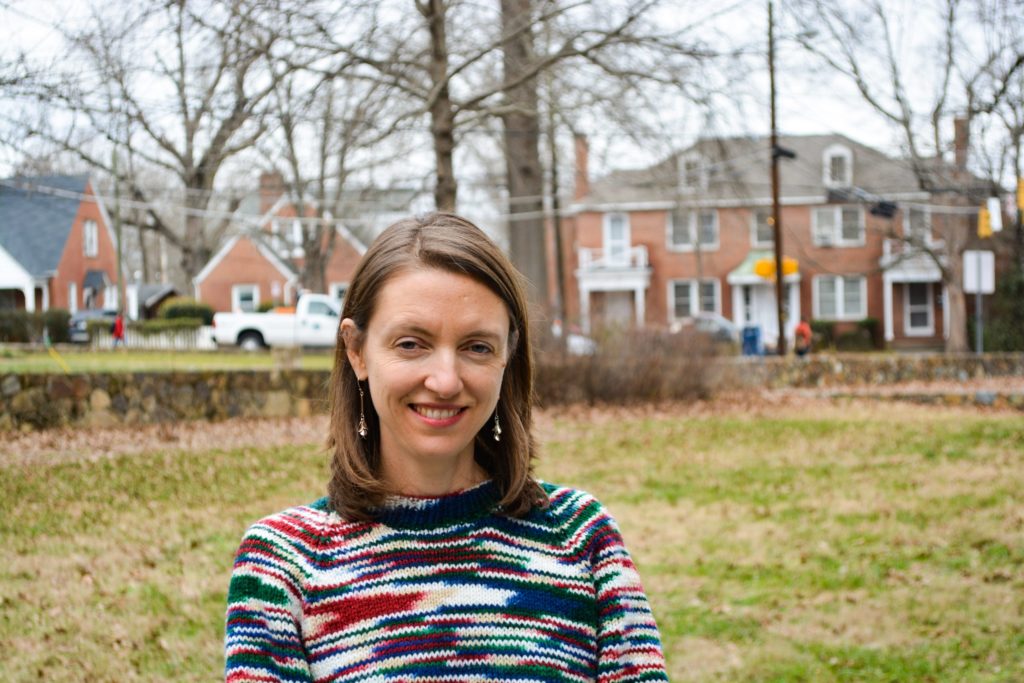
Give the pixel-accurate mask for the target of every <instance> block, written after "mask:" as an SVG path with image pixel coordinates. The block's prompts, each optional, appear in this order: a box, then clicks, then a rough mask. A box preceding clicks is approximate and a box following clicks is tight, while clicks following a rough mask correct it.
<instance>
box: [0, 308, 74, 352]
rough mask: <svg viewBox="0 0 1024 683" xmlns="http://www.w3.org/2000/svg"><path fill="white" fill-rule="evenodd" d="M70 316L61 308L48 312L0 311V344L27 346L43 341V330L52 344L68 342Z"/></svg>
mask: <svg viewBox="0 0 1024 683" xmlns="http://www.w3.org/2000/svg"><path fill="white" fill-rule="evenodd" d="M70 319H71V314H70V313H68V312H67V311H65V310H64V309H62V308H52V309H50V310H48V311H44V312H39V311H33V312H31V313H29V312H28V311H12V310H6V311H0V342H13V343H21V344H27V343H28V342H33V341H42V340H43V330H46V332H47V334H48V335H49V338H50V342H51V343H54V344H58V343H62V342H66V341H68V334H69V332H68V321H69V320H70Z"/></svg>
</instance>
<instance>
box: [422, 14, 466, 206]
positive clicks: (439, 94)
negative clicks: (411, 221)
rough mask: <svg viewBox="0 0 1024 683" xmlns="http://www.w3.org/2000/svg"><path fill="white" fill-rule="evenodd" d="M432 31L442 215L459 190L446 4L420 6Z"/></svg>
mask: <svg viewBox="0 0 1024 683" xmlns="http://www.w3.org/2000/svg"><path fill="white" fill-rule="evenodd" d="M419 7H420V12H421V13H422V14H423V18H424V19H426V20H427V26H428V28H429V29H430V81H431V84H432V86H433V91H434V92H433V99H432V100H431V101H430V102H429V111H430V134H431V136H432V138H433V140H434V159H435V166H436V171H435V173H436V184H435V186H434V204H435V206H437V210H438V211H454V210H455V199H456V194H457V192H458V186H457V185H456V183H455V164H454V162H453V160H452V158H453V153H454V151H455V114H454V112H453V110H452V100H451V97H450V95H449V94H448V38H447V35H446V33H445V25H444V22H445V4H444V0H428V2H427V3H426V4H425V5H419Z"/></svg>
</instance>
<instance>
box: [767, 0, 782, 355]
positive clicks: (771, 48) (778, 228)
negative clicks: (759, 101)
mask: <svg viewBox="0 0 1024 683" xmlns="http://www.w3.org/2000/svg"><path fill="white" fill-rule="evenodd" d="M768 81H769V88H770V90H771V98H770V99H771V119H772V121H771V125H772V134H771V145H772V231H773V233H774V237H775V314H776V316H777V317H778V321H779V341H778V343H777V344H776V349H777V350H778V354H779V355H780V356H785V355H786V328H785V320H784V316H783V304H782V295H783V292H784V291H785V289H786V288H785V284H784V282H783V278H785V273H783V271H782V216H781V215H780V214H781V210H780V208H779V133H778V128H777V127H776V124H775V16H774V11H773V8H772V0H768Z"/></svg>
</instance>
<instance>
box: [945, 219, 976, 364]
mask: <svg viewBox="0 0 1024 683" xmlns="http://www.w3.org/2000/svg"><path fill="white" fill-rule="evenodd" d="M957 203H964V202H957ZM942 228H943V229H942V238H943V240H944V241H945V243H946V248H945V252H946V254H945V255H946V267H945V268H943V283H942V284H943V285H944V286H945V288H946V309H945V310H944V311H943V315H947V316H949V337H948V338H947V339H946V352H947V353H967V352H968V351H970V346H969V344H968V340H967V299H966V297H965V296H964V272H963V271H964V249H966V247H967V238H968V236H969V235H968V233H969V231H970V229H971V225H970V221H969V220H968V219H967V218H965V217H963V216H958V215H946V216H944V217H943V218H942Z"/></svg>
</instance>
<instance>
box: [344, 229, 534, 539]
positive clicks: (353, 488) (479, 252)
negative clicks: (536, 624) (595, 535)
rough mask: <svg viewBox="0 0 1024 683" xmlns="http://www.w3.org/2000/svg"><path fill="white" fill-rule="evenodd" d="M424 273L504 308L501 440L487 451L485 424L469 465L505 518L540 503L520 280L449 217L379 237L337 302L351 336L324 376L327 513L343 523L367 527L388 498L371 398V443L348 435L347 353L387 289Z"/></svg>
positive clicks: (351, 385)
mask: <svg viewBox="0 0 1024 683" xmlns="http://www.w3.org/2000/svg"><path fill="white" fill-rule="evenodd" d="M422 267H428V268H438V269H440V270H445V271H448V272H451V273H457V274H460V275H467V276H469V277H471V278H473V279H474V280H476V281H477V282H479V283H481V284H483V285H484V286H486V287H487V288H488V289H490V290H491V291H492V292H494V293H495V294H496V295H497V296H498V297H499V298H500V299H501V300H502V301H504V302H505V306H506V307H507V308H508V313H509V339H508V349H509V351H508V353H509V357H508V359H507V362H506V366H505V372H504V376H503V379H502V383H501V391H500V394H499V398H498V405H497V408H496V410H497V413H498V418H499V419H500V421H501V427H502V433H501V436H502V438H501V440H500V441H495V440H494V438H493V435H492V433H491V423H490V422H488V423H487V424H485V425H484V427H483V428H482V429H481V430H480V432H479V433H478V434H477V435H476V440H475V443H474V446H475V447H474V457H475V458H476V461H477V462H478V463H479V464H480V466H481V467H483V469H484V470H485V471H486V472H487V473H488V474H489V475H490V476H491V478H492V480H493V481H494V482H495V484H496V485H497V486H498V489H499V491H500V492H501V501H500V505H501V509H502V510H503V512H504V513H505V514H509V515H512V516H522V515H524V514H526V513H527V512H528V511H529V510H530V508H532V507H533V506H534V505H537V504H540V503H541V501H542V500H543V499H544V498H545V496H544V494H543V491H542V489H541V488H540V486H539V485H538V484H537V482H536V480H535V479H534V478H533V462H534V460H535V457H536V444H535V442H534V439H533V432H532V424H533V423H532V414H531V409H532V405H533V364H532V357H531V351H530V329H529V317H528V310H527V303H526V296H525V294H524V287H523V278H522V275H520V274H519V272H518V271H517V270H516V269H515V267H514V266H513V265H512V263H511V262H510V261H509V260H508V258H506V256H505V255H504V254H503V253H502V251H501V250H500V249H499V248H498V246H497V245H496V244H494V242H493V241H491V239H490V238H488V237H487V235H485V234H484V232H483V231H482V230H480V228H478V227H476V226H475V225H473V224H472V223H470V222H469V221H467V220H466V219H464V218H461V217H459V216H455V215H453V214H448V213H431V214H428V215H425V216H421V217H415V218H406V219H404V220H401V221H399V222H397V223H395V224H394V225H392V226H390V227H389V228H387V229H386V230H385V231H384V232H382V233H381V234H380V236H379V237H378V238H377V239H376V240H375V241H374V242H373V244H372V245H371V246H370V248H369V249H368V250H367V252H366V254H364V255H363V258H362V260H361V261H360V262H359V266H358V267H357V268H356V272H355V275H354V276H353V278H352V282H351V283H350V284H349V288H348V290H347V291H346V292H345V303H344V307H343V311H342V318H351V319H352V321H353V322H354V323H355V325H356V328H357V330H358V332H357V333H356V334H355V335H354V336H353V337H352V338H349V339H345V336H344V335H343V334H342V331H341V328H340V327H339V330H338V342H337V347H336V351H335V356H334V370H333V372H332V374H331V385H330V397H331V425H330V436H329V439H328V448H329V449H330V450H332V451H333V456H332V459H331V480H330V484H329V485H328V494H329V497H330V504H331V507H332V508H333V509H334V511H335V512H337V513H338V514H339V515H340V516H341V517H343V518H345V519H350V520H368V519H372V518H373V511H374V508H377V507H379V506H380V505H381V504H382V503H383V502H384V499H385V498H386V497H387V496H388V495H389V494H392V493H396V492H394V491H390V490H388V488H387V486H386V484H385V482H384V481H383V480H382V478H381V475H380V471H381V454H380V423H379V417H378V415H377V411H376V410H375V408H374V406H373V402H372V401H371V400H370V395H369V392H366V396H365V398H364V404H363V405H364V411H365V417H366V423H367V426H368V427H369V433H368V434H367V436H366V438H365V439H364V438H361V437H360V436H359V435H358V434H357V432H356V429H357V425H358V423H359V411H360V407H359V406H360V402H359V385H358V380H357V378H356V373H355V370H354V369H353V368H352V366H351V364H350V363H349V360H348V354H347V352H346V351H347V348H348V345H349V344H353V345H358V344H360V343H362V337H363V335H364V334H365V331H366V327H367V324H368V323H369V321H370V318H371V317H372V316H373V312H374V307H375V306H376V304H377V301H378V299H379V297H380V292H381V290H382V289H383V287H384V286H385V285H386V284H387V282H388V280H389V279H390V278H392V277H394V276H395V275H396V274H398V273H399V272H401V271H403V270H406V269H409V268H422Z"/></svg>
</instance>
